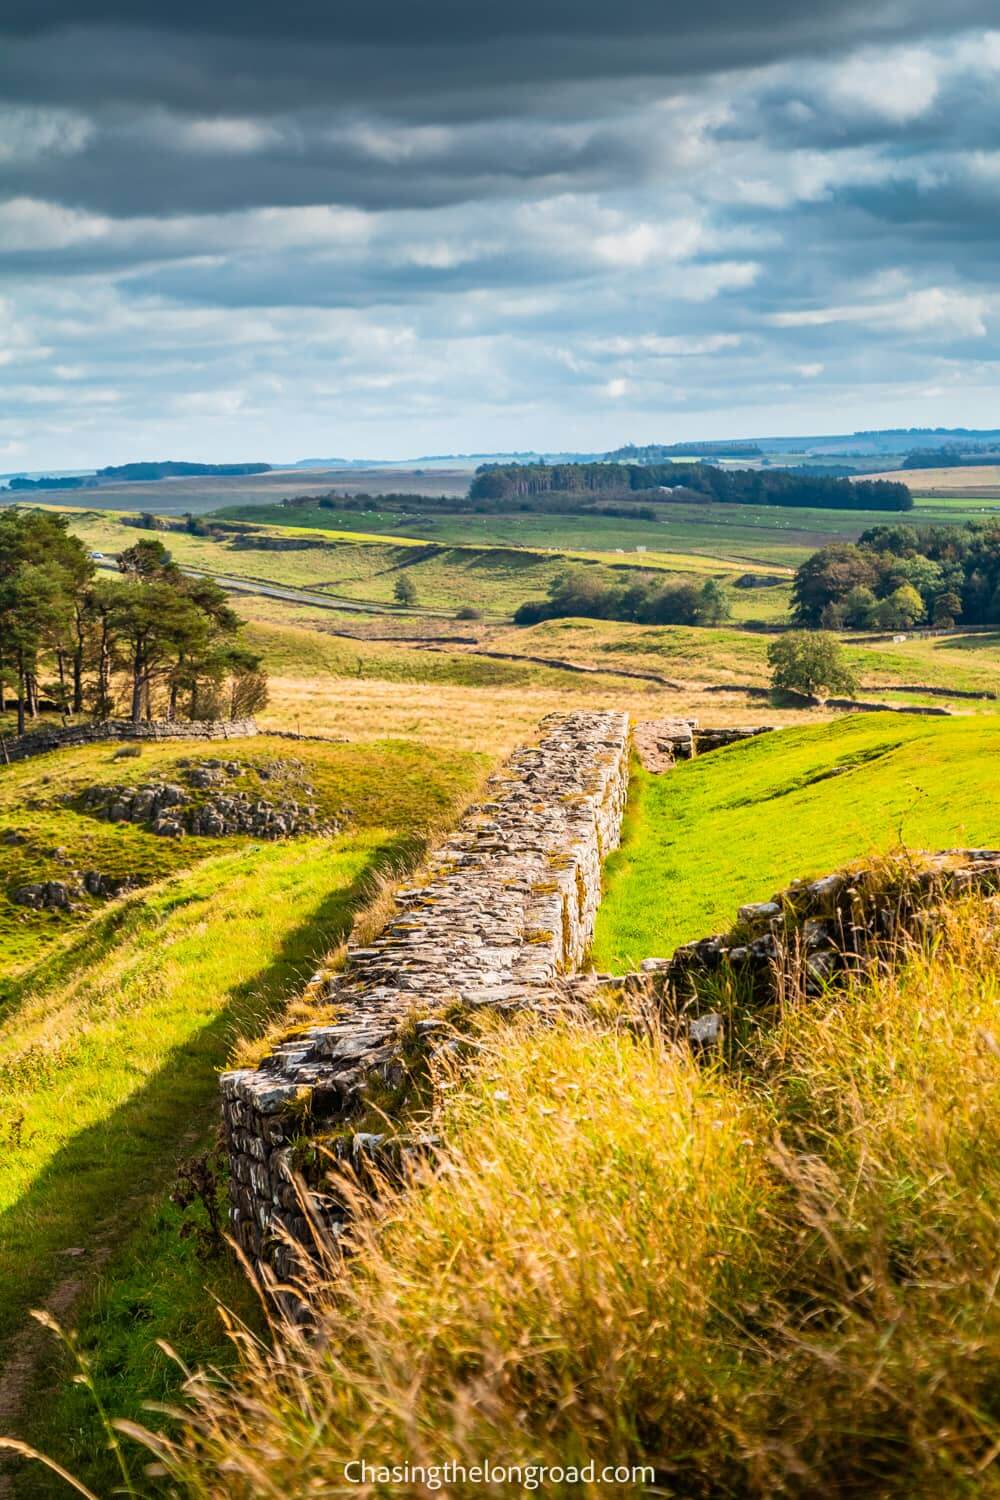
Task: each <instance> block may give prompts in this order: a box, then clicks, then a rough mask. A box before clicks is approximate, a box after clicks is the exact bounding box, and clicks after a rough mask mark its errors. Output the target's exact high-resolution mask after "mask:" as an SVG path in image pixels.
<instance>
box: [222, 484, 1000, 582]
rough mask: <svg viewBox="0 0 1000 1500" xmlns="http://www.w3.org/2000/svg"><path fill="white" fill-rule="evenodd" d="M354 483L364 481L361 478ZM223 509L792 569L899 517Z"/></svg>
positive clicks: (946, 510) (298, 520) (958, 503)
mask: <svg viewBox="0 0 1000 1500" xmlns="http://www.w3.org/2000/svg"><path fill="white" fill-rule="evenodd" d="M358 488H359V489H363V485H361V484H359V486H358ZM914 495H915V497H914V508H913V510H912V511H911V512H910V513H909V515H907V516H905V517H902V519H903V520H905V521H906V522H907V523H908V524H912V525H918V526H919V525H939V524H942V525H943V524H949V523H950V524H959V523H962V522H965V521H981V520H983V519H986V518H988V517H990V516H994V517H997V516H1000V500H996V499H989V498H985V499H983V500H977V499H976V498H969V497H956V498H954V499H950V498H948V497H945V496H939V495H925V496H920V495H917V494H916V492H914ZM219 514H220V515H224V516H226V517H229V518H232V519H242V520H246V521H253V522H256V523H257V524H259V525H276V526H295V527H298V528H304V529H307V530H314V529H339V528H343V529H344V530H347V531H353V530H357V529H359V528H363V529H365V530H369V531H371V532H376V533H384V534H387V535H389V534H393V533H395V534H398V535H403V536H409V537H419V538H423V539H426V540H428V541H434V542H440V543H445V544H452V545H454V544H456V543H466V544H475V543H479V544H480V545H488V546H498V545H499V546H515V547H537V548H554V549H557V550H558V551H600V552H614V551H615V549H617V548H624V549H626V550H631V549H633V548H635V547H638V546H645V547H648V548H649V549H650V550H651V551H654V552H680V553H692V554H694V555H702V556H709V557H715V558H724V559H728V560H731V561H736V562H739V563H740V564H741V565H742V566H744V567H747V568H752V567H755V566H756V567H774V566H791V567H795V566H797V565H798V564H799V563H800V562H801V561H802V560H803V558H805V557H806V556H808V554H809V553H810V552H814V551H815V550H816V549H817V548H818V547H822V546H825V545H826V544H827V543H829V542H836V541H845V540H853V539H854V538H855V537H857V536H859V535H860V533H861V532H862V531H865V530H866V529H867V528H868V527H870V526H877V525H880V524H885V523H886V522H887V521H892V520H893V519H899V518H897V517H894V516H893V515H891V514H887V513H886V512H884V511H837V510H814V509H809V508H803V509H798V508H791V507H783V506H774V505H715V504H711V503H708V504H704V505H699V504H690V505H684V504H669V505H661V506H659V507H658V519H657V520H655V521H648V520H642V519H638V518H635V519H633V518H629V517H619V516H603V515H600V514H597V513H595V514H593V515H584V516H563V515H558V514H551V515H545V514H542V515H537V514H531V513H525V512H519V511H512V512H511V513H510V514H506V515H475V514H474V513H472V512H471V511H469V510H468V509H456V510H455V511H444V512H439V511H426V510H422V509H419V508H414V509H413V510H409V511H403V510H393V509H389V508H388V507H387V508H386V509H384V510H378V511H356V510H339V511H338V510H326V509H323V510H321V509H319V508H318V507H312V506H302V507H293V506H285V505H268V506H261V505H253V504H249V505H242V506H240V505H237V506H229V507H226V508H225V509H224V510H223V511H220V512H219Z"/></svg>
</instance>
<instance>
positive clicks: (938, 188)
mask: <svg viewBox="0 0 1000 1500" xmlns="http://www.w3.org/2000/svg"><path fill="white" fill-rule="evenodd" d="M991 19H992V20H993V22H994V24H993V26H992V27H991ZM998 100H1000V16H998V12H997V6H996V0H949V4H948V5H947V6H943V5H941V4H940V3H939V0H933V3H931V0H863V3H860V0H857V3H856V0H838V3H829V0H810V3H809V4H808V5H804V4H802V0H699V3H698V4H691V3H690V0H684V3H681V0H617V3H616V4H613V5H611V4H608V3H607V0H504V3H502V4H496V5H495V4H485V3H479V0H419V3H415V0H364V3H361V0H337V3H332V0H286V3H285V4H284V5H275V4H274V3H273V0H268V3H266V4H265V3H264V0H239V3H237V0H169V3H166V0H2V3H0V471H14V470H17V469H27V470H39V469H49V468H51V469H72V468H87V467H92V466H96V465H100V464H105V463H114V462H125V461H129V460H138V459H164V458H185V459H200V460H206V461H227V460H261V461H269V462H285V461H291V460H295V459H299V458H310V457H320V458H325V457H334V456H336V457H348V458H352V457H382V458H402V457H406V456H414V455H421V454H434V453H443V452H486V451H499V450H523V449H537V450H541V451H545V450H549V451H555V450H560V449H570V450H583V451H594V450H601V449H604V448H610V447H614V446H617V445H618V444H621V443H624V442H628V441H633V442H639V443H641V442H673V441H683V440H685V439H687V438H693V437H712V436H715V437H745V436H753V435H758V434H779V433H820V432H840V431H852V430H854V429H856V428H871V427H889V426H918V425H939V424H940V425H949V426H952V425H955V426H957V425H961V426H970V427H974V426H980V427H995V426H1000V399H998V398H1000V363H998V359H1000V353H998V343H997V334H998V332H1000V278H998V268H1000V235H998V233H997V224H998V212H997V210H998V199H1000V104H998Z"/></svg>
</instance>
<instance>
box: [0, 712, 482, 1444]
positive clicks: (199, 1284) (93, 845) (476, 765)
mask: <svg viewBox="0 0 1000 1500" xmlns="http://www.w3.org/2000/svg"><path fill="white" fill-rule="evenodd" d="M226 748H227V754H229V755H232V756H235V757H237V758H239V759H241V760H243V761H244V762H246V763H248V764H249V763H251V762H253V763H263V762H265V761H266V762H268V763H269V764H270V765H272V766H273V763H274V758H275V752H276V751H277V753H278V754H279V755H281V756H282V757H283V758H284V760H285V762H286V764H287V762H288V759H289V751H290V750H291V752H292V753H293V754H294V756H295V759H296V760H298V761H300V763H301V765H302V766H303V767H305V768H306V770H307V773H308V777H309V781H310V784H311V786H312V788H313V789H314V790H315V793H316V799H317V802H318V804H319V806H320V807H321V809H322V810H323V811H325V812H332V811H333V810H335V809H337V808H344V807H349V808H350V809H351V811H350V814H349V815H348V826H347V828H346V829H345V831H344V832H343V833H341V834H339V835H337V836H335V837H333V838H305V839H293V840H288V841H285V842H280V843H274V844H263V845H262V844H257V843H254V842H252V841H251V840H248V839H245V838H244V839H235V838H234V839H227V840H212V839H196V838H188V839H185V840H183V841H181V843H180V844H179V845H171V846H170V853H169V855H168V854H166V853H165V854H164V855H163V856H162V857H163V859H164V860H165V861H166V868H167V870H168V871H172V872H171V873H167V874H166V877H165V878H163V879H160V880H159V881H158V882H157V883H155V884H153V885H151V886H150V887H149V888H147V889H146V890H144V891H142V892H141V893H136V894H133V895H128V896H125V897H123V898H120V899H119V900H117V901H112V902H110V903H105V904H103V907H101V908H100V909H98V910H96V911H95V910H94V906H93V904H91V906H90V907H88V908H87V909H81V910H79V911H77V912H75V913H71V914H70V915H69V916H68V917H65V918H63V920H62V923H61V930H59V931H57V932H53V931H46V930H45V929H42V928H37V929H35V930H34V935H33V938H32V941H33V942H34V943H35V944H36V945H37V946H41V945H42V941H43V938H47V939H48V940H49V947H50V951H49V953H48V954H47V956H44V957H41V958H36V960H35V961H34V962H33V963H31V964H30V965H26V964H24V963H22V964H21V966H20V969H19V972H17V974H16V976H14V977H11V978H8V980H7V982H6V985H5V988H4V993H3V1003H2V1007H0V1097H2V1100H3V1106H2V1110H0V1141H2V1144H3V1152H2V1158H0V1347H2V1348H4V1349H5V1351H6V1355H7V1356H8V1359H9V1363H10V1364H11V1365H13V1364H15V1363H16V1362H17V1356H18V1351H19V1348H20V1343H21V1341H23V1337H24V1334H23V1329H24V1324H25V1319H26V1317H27V1313H28V1310H29V1309H30V1308H31V1307H34V1306H38V1305H46V1304H48V1303H50V1302H51V1303H53V1305H55V1306H59V1307H62V1308H63V1310H64V1311H65V1310H66V1309H67V1308H69V1307H72V1304H73V1303H74V1301H77V1300H79V1296H80V1295H81V1294H82V1293H83V1292H87V1291H92V1290H93V1287H94V1283H95V1281H96V1278H97V1277H98V1275H100V1276H101V1277H103V1278H104V1279H103V1282H102V1284H101V1290H100V1295H99V1296H98V1301H97V1304H96V1307H95V1308H94V1309H92V1311H91V1313H90V1314H89V1327H90V1328H91V1330H92V1337H93V1340H94V1342H95V1344H97V1345H99V1347H100V1360H99V1361H98V1364H99V1368H98V1371H97V1374H98V1378H99V1380H102V1381H103V1382H105V1386H106V1389H107V1390H109V1391H110V1390H111V1389H112V1388H113V1389H114V1390H115V1391H116V1392H118V1391H120V1392H121V1394H122V1396H123V1397H124V1399H125V1403H126V1405H127V1406H128V1407H129V1408H130V1409H131V1410H134V1411H137V1410H138V1409H139V1405H140V1403H141V1401H142V1400H143V1399H149V1398H151V1397H155V1396H157V1395H160V1394H162V1393H163V1391H164V1389H165V1388H166V1386H167V1385H168V1384H169V1383H170V1380H171V1379H175V1377H176V1372H175V1371H173V1370H172V1369H171V1367H170V1365H169V1361H167V1360H166V1358H165V1357H163V1356H162V1355H160V1354H158V1353H157V1350H156V1339H157V1338H164V1337H165V1338H168V1339H175V1340H176V1341H177V1342H178V1343H179V1344H181V1345H183V1346H184V1347H192V1348H201V1349H202V1350H203V1351H206V1352H207V1351H217V1350H218V1346H219V1342H220V1334H219V1325H218V1321H217V1319H216V1318H215V1317H214V1315H213V1312H212V1307H211V1299H210V1298H209V1297H208V1296H207V1295H206V1293H205V1290H204V1285H205V1282H206V1280H207V1281H208V1282H209V1284H210V1285H211V1286H212V1287H213V1288H215V1289H217V1290H218V1289H223V1290H224V1292H225V1295H226V1297H229V1296H230V1294H232V1296H233V1297H234V1298H236V1300H237V1302H238V1303H239V1304H240V1305H242V1303H243V1302H245V1297H244V1298H241V1296H240V1293H239V1291H238V1290H233V1289H234V1288H238V1286H239V1283H238V1280H234V1277H233V1274H232V1272H231V1270H230V1269H229V1268H228V1266H227V1265H226V1263H225V1262H224V1261H218V1262H216V1261H213V1262H212V1263H210V1264H208V1265H203V1264H202V1263H201V1261H200V1260H199V1258H198V1255H197V1253H196V1250H197V1246H196V1244H195V1243H194V1242H193V1241H189V1240H187V1239H181V1238H179V1237H178V1230H179V1228H180V1226H181V1224H182V1221H183V1219H184V1217H185V1215H183V1214H182V1213H181V1211H180V1210H179V1209H177V1208H176V1207H173V1206H171V1204H169V1203H168V1202H167V1199H166V1194H167V1192H168V1190H169V1187H170V1184H171V1182H172V1181H173V1178H174V1175H175V1173H176V1170H177V1166H178V1163H179V1162H180V1161H181V1160H182V1159H184V1158H186V1157H190V1156H192V1155H194V1154H196V1153H197V1152H199V1151H201V1150H204V1149H205V1147H206V1145H210V1144H211V1139H212V1135H213V1131H214V1126H215V1121H216V1119H217V1109H216V1082H215V1074H216V1071H217V1069H218V1068H219V1067H220V1066H221V1065H223V1064H224V1062H225V1060H226V1058H227V1056H228V1054H229V1052H230V1050H231V1047H232V1044H233V1040H234V1037H235V1035H236V1034H237V1032H249V1033H250V1034H255V1033H256V1032H258V1031H259V1030H260V1029H261V1026H262V1024H263V1023H264V1022H265V1021H266V1019H267V1018H268V1017H269V1016H271V1015H273V1014H274V1013H275V1012H276V1011H277V1010H278V1009H279V1008H280V1007H281V1006H282V1005H283V1004H284V1003H286V1002H287V1001H288V1000H289V999H290V998H291V997H292V996H293V995H294V994H295V993H296V992H297V991H298V990H299V989H300V988H301V986H302V984H303V983H304V981H305V979H306V978H307V977H308V975H309V974H310V973H311V972H312V970H313V969H314V968H315V966H316V962H317V960H318V959H319V958H320V957H322V955H323V954H324V953H326V952H328V951H329V950H330V948H331V947H334V946H335V945H336V944H337V943H338V942H339V941H340V940H341V939H342V938H343V936H344V934H345V933H346V931H347V930H348V928H349V927H350V923H351V920H352V916H353V914H354V912H355V911H356V910H357V909H358V907H359V906H360V905H362V904H364V902H365V901H366V900H367V899H368V897H369V894H370V892H371V889H372V887H371V881H372V878H373V876H374V873H375V872H376V870H378V869H385V868H387V867H388V868H395V867H399V868H402V867H404V866H405V865H406V864H407V863H408V862H409V861H411V860H412V858H413V857H414V856H415V854H416V853H417V852H418V850H419V848H420V841H421V838H422V836H423V835H425V834H426V833H427V831H428V830H429V829H430V828H432V827H435V826H437V825H438V824H439V823H441V822H442V821H443V820H446V819H450V817H452V816H453V815H454V811H455V808H456V806H457V805H459V804H461V802H462V801H463V800H465V799H466V798H467V797H468V795H469V794H470V792H471V791H472V789H473V788H474V786H475V784H476V783H477V781H478V779H479V777H480V775H481V774H482V770H483V767H484V764H485V760H484V757H482V756H474V755H469V754H463V753H461V752H451V753H447V754H446V753H444V752H441V751H435V750H433V749H431V748H430V747H427V746H419V747H418V746H414V745H410V744H398V743H384V744H381V745H380V744H368V745H365V746H363V747H356V746H349V745H330V746H323V745H308V744H307V745H295V746H292V747H289V746H288V745H287V743H283V742H281V741H277V742H273V741H267V740H266V739H261V740H258V741H254V742H253V743H251V744H246V743H237V742H234V743H233V744H231V745H229V746H227V747H226ZM185 750H186V751H187V753H188V754H193V755H194V756H195V758H198V756H199V754H200V753H204V747H201V746H197V745H195V746H184V745H183V744H181V745H173V746H171V747H169V749H168V748H167V747H164V746H157V747H147V748H146V749H144V753H143V756H142V757H141V759H140V761H139V762H136V761H134V760H133V761H126V762H122V763H119V764H117V765H115V766H114V767H113V768H112V767H109V766H108V765H107V764H106V762H107V761H108V760H109V759H110V754H111V752H110V749H109V747H105V746H94V747H88V748H87V749H86V750H80V751H71V752H60V753H59V754H58V755H54V756H51V757H45V758H43V759H41V760H38V761H35V762H29V763H26V764H25V765H24V766H20V767H11V768H10V769H9V770H8V771H6V772H4V773H2V774H0V793H2V795H3V797H4V799H5V800H6V801H8V802H11V803H12V805H13V807H14V815H13V817H12V818H11V822H12V824H13V826H16V827H19V828H22V829H27V830H28V832H29V834H30V835H31V839H32V842H29V844H28V845H25V846H21V847H18V848H15V849H11V850H8V849H7V848H3V849H2V850H0V853H2V854H3V855H4V856H5V857H6V856H7V855H12V856H16V858H17V859H18V861H19V866H18V871H17V873H18V876H19V877H21V876H23V875H24V874H25V873H27V874H28V875H29V877H30V875H32V874H37V873H40V871H39V870H33V869H31V868H30V856H31V852H32V849H33V848H34V847H35V844H34V840H35V838H36V837H37V838H38V839H39V840H40V841H44V840H48V839H49V838H56V839H59V840H60V842H61V844H62V845H63V847H65V848H66V849H67V851H71V853H72V857H73V858H74V859H75V858H77V857H80V856H82V855H83V854H84V853H86V855H87V857H88V860H89V861H91V862H93V863H100V867H101V868H102V869H103V868H104V865H105V863H106V862H107V860H106V858H105V856H106V855H107V852H108V851H107V849H105V848H104V841H105V840H107V841H110V842H111V843H114V844H115V845H116V847H115V854H116V857H117V859H118V860H119V864H118V866H117V868H119V869H123V868H124V869H128V868H131V866H130V864H129V861H130V860H132V859H138V860H139V861H140V862H141V861H142V860H143V858H145V848H144V841H152V842H154V843H156V844H157V845H163V846H164V847H165V846H166V844H167V841H163V840H157V839H155V838H154V836H152V835H149V834H144V833H143V832H142V831H141V830H139V829H135V828H131V827H122V826H120V825H106V824H103V823H101V822H99V821H98V820H96V819H93V818H89V817H86V816H85V815H84V814H82V813H80V812H79V811H76V810H74V809H73V808H61V807H60V806H59V804H58V801H57V788H59V789H65V788H66V787H67V786H69V787H75V786H78V785H83V784H86V782H87V781H88V780H101V781H104V780H110V779H114V780H122V781H125V780H130V781H135V780H142V779H145V777H146V776H148V775H149V774H150V772H151V770H152V769H153V768H154V765H155V769H156V771H157V772H158V773H159V774H161V775H168V774H169V772H170V769H171V765H172V763H173V762H174V761H176V759H177V758H178V757H179V756H181V755H182V754H183V753H184V752H185ZM292 770H293V771H294V768H292ZM248 777H249V773H248ZM280 782H281V777H280V776H279V777H276V778H271V779H270V783H269V784H270V787H271V788H272V790H271V791H270V792H265V795H274V794H275V791H276V790H277V789H278V788H279V787H280ZM237 784H238V783H237ZM300 792H301V787H300ZM5 811H7V812H8V816H9V815H10V811H11V809H10V808H8V809H5ZM36 819H37V820H38V825H37V827H36V825H35V823H34V820H36ZM5 821H6V820H5ZM43 825H44V826H43ZM109 847H110V843H109ZM98 849H100V856H101V857H100V859H98V853H97V852H96V851H97V850H98ZM184 860H186V862H187V865H188V868H186V869H178V868H177V864H178V862H180V861H184ZM60 868H61V872H62V874H63V875H65V873H66V871H65V868H63V867H60ZM153 873H157V872H153ZM5 885H6V881H5ZM20 912H21V909H19V908H11V911H10V912H8V913H6V916H7V918H8V921H7V930H6V931H5V933H4V936H5V938H6V937H10V936H11V934H12V933H13V937H14V938H15V939H16V940H17V941H16V942H15V944H14V951H15V952H17V953H19V954H20V956H21V957H22V958H23V952H22V951H21V947H20V942H21V940H22V938H23V935H24V932H23V928H21V927H20V926H19V925H18V915H19V913H20ZM27 917H28V921H29V923H30V921H31V920H32V919H34V920H36V921H44V920H46V914H36V913H30V914H27ZM29 1366H30V1361H29ZM23 1394H24V1393H23V1392H18V1391H16V1390H15V1391H14V1394H13V1396H11V1394H10V1393H9V1392H7V1391H6V1390H4V1389H3V1386H2V1382H0V1396H2V1397H4V1398H5V1400H0V1407H3V1406H4V1405H5V1404H7V1405H9V1406H10V1408H11V1410H12V1411H13V1413H14V1417H15V1426H16V1425H17V1423H16V1418H17V1412H18V1408H19V1406H20V1405H21V1404H23V1401H22V1399H21V1398H23ZM15 1398H18V1399H15ZM116 1399H117V1398H116ZM31 1404H32V1405H33V1407H34V1409H35V1413H36V1419H37V1412H38V1405H37V1402H35V1401H33V1402H32V1403H31ZM78 1416H79V1413H78V1412H77V1410H76V1408H72V1412H71V1417H72V1420H71V1422H70V1426H71V1427H72V1422H73V1421H76V1420H77V1419H78ZM57 1426H58V1424H57ZM58 1431H59V1432H60V1433H61V1436H62V1438H63V1439H66V1437H67V1432H66V1430H65V1426H63V1427H61V1428H58ZM88 1440H89V1441H90V1442H91V1443H92V1442H93V1440H94V1434H93V1433H92V1432H89V1431H88V1432H87V1434H86V1437H85V1440H84V1441H83V1449H84V1451H85V1450H86V1447H87V1441H88Z"/></svg>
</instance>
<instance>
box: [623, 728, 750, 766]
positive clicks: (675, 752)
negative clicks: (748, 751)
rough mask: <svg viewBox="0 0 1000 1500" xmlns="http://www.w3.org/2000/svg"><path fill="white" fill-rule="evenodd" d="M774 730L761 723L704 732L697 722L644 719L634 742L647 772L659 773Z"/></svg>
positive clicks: (636, 731) (705, 730) (637, 730)
mask: <svg viewBox="0 0 1000 1500" xmlns="http://www.w3.org/2000/svg"><path fill="white" fill-rule="evenodd" d="M772 728H773V726H772V725H770V724H758V725H756V726H754V727H752V728H732V729H703V728H701V726H700V725H699V723H698V720H697V719H642V720H640V722H639V723H638V724H636V726H635V730H634V732H633V739H634V741H635V748H636V752H637V754H638V756H639V759H640V760H641V762H642V764H643V766H644V767H645V769H646V770H647V771H653V772H656V773H659V772H662V771H669V770H670V769H671V768H672V767H673V765H674V764H675V762H676V761H679V760H691V759H693V757H694V756H696V755H707V754H708V752H709V751H711V750H722V749H724V748H725V747H726V746H727V745H735V744H737V743H738V742H739V741H740V740H750V739H754V738H756V736H757V735H759V734H770V733H771V730H772Z"/></svg>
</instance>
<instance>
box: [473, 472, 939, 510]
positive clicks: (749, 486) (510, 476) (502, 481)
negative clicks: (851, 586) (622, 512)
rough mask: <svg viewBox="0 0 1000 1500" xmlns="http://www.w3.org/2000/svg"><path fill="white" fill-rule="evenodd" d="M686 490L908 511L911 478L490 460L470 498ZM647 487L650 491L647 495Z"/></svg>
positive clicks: (727, 497) (698, 494)
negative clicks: (900, 481)
mask: <svg viewBox="0 0 1000 1500" xmlns="http://www.w3.org/2000/svg"><path fill="white" fill-rule="evenodd" d="M657 491H659V492H660V493H661V497H662V492H663V491H679V492H681V493H682V494H685V495H687V496H689V497H692V498H694V499H701V500H705V501H715V502H717V503H719V504H723V505H784V506H796V507H798V506H815V507H818V508H821V509H827V510H888V511H902V510H909V509H910V508H911V507H912V505H913V496H912V495H911V494H910V491H909V490H908V489H907V487H906V485H905V484H898V483H895V482H891V481H888V480H883V479H864V480H856V481H852V480H849V479H838V478H832V477H830V476H829V475H824V474H814V473H803V472H793V471H792V470H791V469H719V468H716V467H715V466H713V465H712V464H703V463H687V464H685V463H662V464H619V463H588V464H508V465H500V464H496V465H484V466H483V467H482V468H480V469H478V470H477V471H476V475H475V478H474V479H473V481H472V484H471V485H470V487H469V499H470V500H494V501H495V500H503V501H510V500H517V499H520V498H522V497H526V496H535V495H541V494H571V495H578V494H613V495H617V496H620V497H627V496H629V495H633V494H635V493H636V492H639V493H641V494H643V498H648V499H653V500H655V499H657V494H656V492H657ZM646 492H649V493H648V494H647V493H646Z"/></svg>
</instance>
